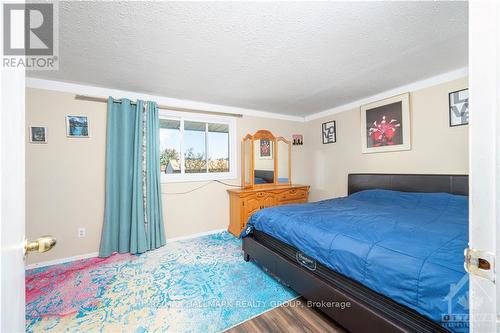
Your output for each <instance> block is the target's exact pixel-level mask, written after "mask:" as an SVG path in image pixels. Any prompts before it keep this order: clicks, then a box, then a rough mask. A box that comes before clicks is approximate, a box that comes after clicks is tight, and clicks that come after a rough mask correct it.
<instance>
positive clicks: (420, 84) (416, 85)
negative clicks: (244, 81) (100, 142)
mask: <svg viewBox="0 0 500 333" xmlns="http://www.w3.org/2000/svg"><path fill="white" fill-rule="evenodd" d="M467 75H469V68H468V67H462V68H459V69H456V70H453V71H450V72H447V73H443V74H439V75H435V76H432V77H429V78H427V79H423V80H420V81H416V82H413V83H409V84H407V85H403V86H400V87H396V88H393V89H390V90H387V91H384V92H382V93H379V94H376V95H373V96H369V97H365V98H362V99H359V100H357V101H353V102H350V103H347V104H343V105H340V106H336V107H334V108H331V109H327V110H323V111H320V112H316V113H313V114H310V115H306V116H303V117H302V116H291V115H286V114H281V113H275V112H272V111H263V110H254V109H247V108H239V107H235V106H227V105H218V104H210V103H203V102H197V101H190V100H183V99H177V98H170V97H164V96H156V95H149V94H142V93H135V92H131V91H126V90H118V89H109V88H102V87H96V86H90V85H83V84H77V83H69V82H62V81H52V80H44V79H38V78H33V77H27V78H26V87H27V88H35V89H45V90H54V91H62V92H68V93H73V94H80V95H91V96H105V97H107V96H113V97H115V98H129V99H144V100H152V101H156V102H157V103H158V104H166V105H172V106H175V107H179V108H187V109H200V110H214V111H217V112H226V113H231V114H242V115H246V116H252V117H262V118H270V119H280V120H290V121H297V122H308V121H311V120H314V119H319V118H323V117H326V116H330V115H333V114H336V113H340V112H343V111H348V110H351V109H355V108H357V107H359V106H361V105H363V104H368V103H371V102H376V101H378V100H381V99H385V98H388V97H392V96H395V95H400V94H402V93H406V92H412V91H415V90H419V89H424V88H427V87H432V86H435V85H438V84H440V83H444V82H448V81H452V80H456V79H460V78H463V77H466V76H467Z"/></svg>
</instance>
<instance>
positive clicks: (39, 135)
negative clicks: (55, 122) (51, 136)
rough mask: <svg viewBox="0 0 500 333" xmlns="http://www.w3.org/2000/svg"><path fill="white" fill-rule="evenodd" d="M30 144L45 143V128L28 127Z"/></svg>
mask: <svg viewBox="0 0 500 333" xmlns="http://www.w3.org/2000/svg"><path fill="white" fill-rule="evenodd" d="M29 129H30V143H47V128H46V127H43V126H30V128H29Z"/></svg>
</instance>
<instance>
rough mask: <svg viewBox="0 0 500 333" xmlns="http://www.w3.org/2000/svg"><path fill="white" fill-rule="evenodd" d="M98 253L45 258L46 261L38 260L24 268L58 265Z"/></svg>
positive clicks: (94, 255) (95, 255)
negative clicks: (51, 258)
mask: <svg viewBox="0 0 500 333" xmlns="http://www.w3.org/2000/svg"><path fill="white" fill-rule="evenodd" d="M98 255H99V253H97V252H92V253H87V254H80V255H77V256H73V257H67V258H61V259H54V260H47V261H42V262H38V263H36V264H30V265H26V269H33V268H39V267H45V266H52V265H59V264H64V263H67V262H70V261H75V260H82V259H89V258H95V257H97V256H98Z"/></svg>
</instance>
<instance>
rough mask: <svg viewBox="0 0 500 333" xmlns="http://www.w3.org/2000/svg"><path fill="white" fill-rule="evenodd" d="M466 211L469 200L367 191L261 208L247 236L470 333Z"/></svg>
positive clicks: (443, 323) (437, 320)
mask: <svg viewBox="0 0 500 333" xmlns="http://www.w3.org/2000/svg"><path fill="white" fill-rule="evenodd" d="M467 210H468V198H467V197H466V196H457V195H451V194H447V193H408V192H397V191H388V190H367V191H361V192H357V193H354V194H352V195H350V196H348V197H344V198H337V199H331V200H325V201H320V202H316V203H309V204H302V205H287V206H278V207H271V208H267V209H263V210H261V211H258V212H256V213H255V214H253V215H252V217H251V218H250V220H249V221H248V226H249V228H248V229H247V230H246V231H244V234H245V232H249V231H251V229H256V230H259V231H262V232H264V233H266V234H268V235H270V236H272V237H274V238H276V239H278V240H280V241H282V242H284V243H286V244H289V245H291V246H293V247H295V248H296V249H298V250H300V251H301V252H303V253H304V254H306V255H307V256H310V257H311V258H314V259H315V260H317V261H318V262H320V263H321V264H323V265H325V266H326V267H328V268H329V269H331V270H333V271H335V272H338V273H340V274H342V275H344V276H346V277H349V278H351V279H353V280H355V281H357V282H359V283H361V284H363V285H364V286H366V287H368V288H370V289H372V290H374V291H376V292H378V293H380V294H382V295H385V296H387V297H389V298H391V299H392V300H394V301H396V302H398V303H400V304H402V305H405V306H407V307H409V308H411V309H414V310H415V311H417V312H418V313H420V314H422V315H423V316H426V317H428V318H430V319H431V320H434V321H436V322H438V323H440V324H441V325H443V326H444V327H446V328H448V329H449V330H451V331H454V332H467V331H468V325H467V323H468V321H467V319H468V299H467V292H468V280H467V274H466V273H465V271H464V269H463V249H464V248H466V247H467V242H468V231H467V229H468V223H467V221H468V220H467V219H468V218H467V216H468V212H467ZM244 234H243V236H244Z"/></svg>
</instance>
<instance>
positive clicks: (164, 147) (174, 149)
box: [160, 111, 236, 182]
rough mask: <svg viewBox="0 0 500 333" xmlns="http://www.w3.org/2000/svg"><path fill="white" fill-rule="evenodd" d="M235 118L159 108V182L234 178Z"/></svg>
mask: <svg viewBox="0 0 500 333" xmlns="http://www.w3.org/2000/svg"><path fill="white" fill-rule="evenodd" d="M235 127H236V124H235V120H234V119H232V118H229V117H215V116H196V115H191V114H186V113H182V112H174V111H160V170H161V174H162V181H163V182H173V181H195V180H210V179H230V178H236V170H235V168H236V163H235V161H236V156H235V155H236V149H235V147H236V145H235V143H236V137H235Z"/></svg>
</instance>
